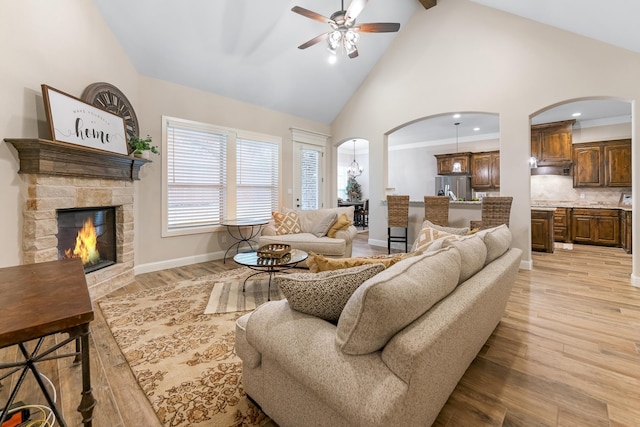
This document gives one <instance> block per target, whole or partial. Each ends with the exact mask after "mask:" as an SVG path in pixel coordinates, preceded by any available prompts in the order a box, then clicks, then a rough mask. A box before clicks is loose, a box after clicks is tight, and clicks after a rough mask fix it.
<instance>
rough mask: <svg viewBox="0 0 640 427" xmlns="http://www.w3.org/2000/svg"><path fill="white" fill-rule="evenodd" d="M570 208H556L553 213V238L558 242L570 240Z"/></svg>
mask: <svg viewBox="0 0 640 427" xmlns="http://www.w3.org/2000/svg"><path fill="white" fill-rule="evenodd" d="M569 212H570V209H568V208H556V210H555V212H554V213H553V239H554V240H555V241H556V242H569Z"/></svg>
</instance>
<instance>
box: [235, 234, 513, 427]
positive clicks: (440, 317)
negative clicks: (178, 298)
mask: <svg viewBox="0 0 640 427" xmlns="http://www.w3.org/2000/svg"><path fill="white" fill-rule="evenodd" d="M510 245H511V233H510V231H509V229H508V228H507V227H506V226H501V227H496V228H494V229H489V230H484V231H482V232H480V233H478V234H477V235H474V236H470V237H468V238H464V239H461V240H448V241H446V242H443V243H442V245H439V246H440V247H441V249H438V250H434V251H431V252H424V253H420V254H416V255H415V256H411V257H408V258H406V259H404V260H402V261H400V262H398V263H396V264H394V265H392V266H391V267H389V268H387V269H386V270H384V271H382V272H379V273H377V274H375V275H374V276H373V277H370V278H369V279H367V280H366V281H364V283H362V284H361V285H359V286H358V287H357V288H356V290H355V292H353V294H352V295H351V296H350V298H349V299H348V301H347V302H346V305H345V306H344V309H343V310H342V312H341V314H340V317H339V320H338V321H337V324H334V323H331V322H329V321H326V320H323V319H321V318H319V317H315V316H312V315H310V314H305V313H303V312H300V311H296V310H294V309H292V308H291V306H290V303H289V302H288V301H287V300H280V301H271V302H268V303H266V304H263V305H261V306H260V307H258V308H257V309H256V310H255V311H254V312H252V313H249V314H247V315H244V316H242V317H240V318H239V319H238V321H237V324H236V325H237V326H236V352H237V354H238V356H239V357H240V358H241V359H242V361H243V368H242V369H243V380H242V381H243V386H244V388H245V391H246V392H247V394H248V395H249V396H250V397H251V398H252V399H254V400H255V401H256V402H257V403H258V404H259V405H260V406H261V407H262V409H263V410H264V412H265V413H266V414H267V415H269V416H270V417H271V418H272V419H273V420H274V421H275V422H276V423H278V425H280V426H281V427H287V426H332V427H335V426H363V427H364V426H367V427H372V426H385V427H388V426H402V427H408V426H429V425H431V424H432V423H433V422H434V420H435V419H436V417H437V415H438V413H439V412H440V410H441V408H442V407H443V406H444V404H445V403H446V401H447V399H448V397H449V395H450V394H451V392H452V391H453V389H454V388H455V386H456V384H457V383H458V381H459V380H460V378H461V377H462V375H463V374H464V372H465V370H466V369H467V368H468V366H469V364H470V363H471V362H472V361H473V359H474V358H475V356H476V355H477V354H478V352H479V351H480V349H481V348H482V346H483V344H484V343H485V342H486V340H487V339H488V337H489V336H490V335H491V333H492V331H493V330H494V328H495V327H496V325H497V324H498V323H499V322H500V319H501V317H502V316H503V314H504V310H505V306H506V303H507V300H508V298H509V294H510V291H511V287H512V285H513V282H514V280H515V277H516V274H517V271H518V268H519V264H520V259H521V256H522V251H520V250H519V249H517V248H510ZM354 268H356V269H357V268H366V267H354ZM308 274H311V273H308ZM345 274H346V273H345ZM292 301H293V300H292ZM292 303H293V302H292Z"/></svg>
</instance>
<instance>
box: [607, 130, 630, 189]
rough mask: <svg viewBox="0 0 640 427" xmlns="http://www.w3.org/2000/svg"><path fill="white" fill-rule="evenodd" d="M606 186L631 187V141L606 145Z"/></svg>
mask: <svg viewBox="0 0 640 427" xmlns="http://www.w3.org/2000/svg"><path fill="white" fill-rule="evenodd" d="M604 186H605V187H631V140H630V139H625V140H620V141H611V142H607V143H604Z"/></svg>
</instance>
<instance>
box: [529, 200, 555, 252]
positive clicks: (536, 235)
mask: <svg viewBox="0 0 640 427" xmlns="http://www.w3.org/2000/svg"><path fill="white" fill-rule="evenodd" d="M531 250H534V251H542V252H553V210H549V209H545V210H535V209H532V210H531Z"/></svg>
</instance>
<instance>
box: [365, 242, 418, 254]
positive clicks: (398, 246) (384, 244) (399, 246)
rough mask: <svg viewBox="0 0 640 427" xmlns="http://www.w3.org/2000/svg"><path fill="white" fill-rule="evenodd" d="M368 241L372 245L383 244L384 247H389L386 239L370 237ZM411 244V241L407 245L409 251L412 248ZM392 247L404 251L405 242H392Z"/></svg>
mask: <svg viewBox="0 0 640 427" xmlns="http://www.w3.org/2000/svg"><path fill="white" fill-rule="evenodd" d="M367 243H368V244H370V245H371V246H381V247H383V248H386V247H387V241H386V240H375V239H369V240H368V241H367ZM411 245H412V244H411V243H410V244H408V245H407V251H409V250H411ZM391 249H398V250H399V251H403V252H404V243H396V242H391Z"/></svg>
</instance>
